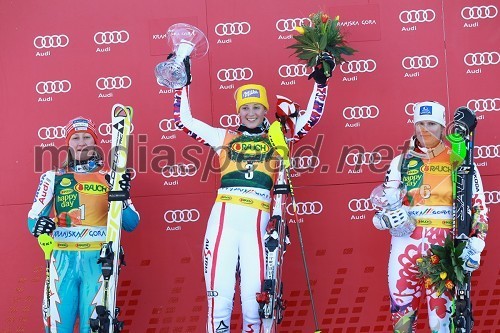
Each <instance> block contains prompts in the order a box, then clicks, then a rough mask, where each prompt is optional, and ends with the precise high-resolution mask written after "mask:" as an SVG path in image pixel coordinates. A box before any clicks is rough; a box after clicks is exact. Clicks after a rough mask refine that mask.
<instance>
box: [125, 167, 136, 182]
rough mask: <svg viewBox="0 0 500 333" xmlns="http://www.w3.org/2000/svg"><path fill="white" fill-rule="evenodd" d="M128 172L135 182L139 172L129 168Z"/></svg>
mask: <svg viewBox="0 0 500 333" xmlns="http://www.w3.org/2000/svg"><path fill="white" fill-rule="evenodd" d="M127 172H128V173H129V174H130V180H134V179H135V177H136V176H137V171H135V169H134V168H127Z"/></svg>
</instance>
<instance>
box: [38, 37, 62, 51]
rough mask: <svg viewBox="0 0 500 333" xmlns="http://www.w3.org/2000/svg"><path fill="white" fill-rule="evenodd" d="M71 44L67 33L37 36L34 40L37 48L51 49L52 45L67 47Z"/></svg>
mask: <svg viewBox="0 0 500 333" xmlns="http://www.w3.org/2000/svg"><path fill="white" fill-rule="evenodd" d="M68 44H69V37H68V36H66V35H51V36H37V37H35V39H34V40H33V45H34V46H35V47H36V48H37V49H50V48H52V47H66V46H68Z"/></svg>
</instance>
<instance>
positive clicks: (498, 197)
mask: <svg viewBox="0 0 500 333" xmlns="http://www.w3.org/2000/svg"><path fill="white" fill-rule="evenodd" d="M484 196H485V199H486V204H498V203H500V191H484Z"/></svg>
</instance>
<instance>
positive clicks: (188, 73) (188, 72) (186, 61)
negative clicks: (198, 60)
mask: <svg viewBox="0 0 500 333" xmlns="http://www.w3.org/2000/svg"><path fill="white" fill-rule="evenodd" d="M174 55H175V53H170V54H169V55H168V57H167V60H168V59H170V58H172V57H173V56H174ZM182 63H183V64H184V69H185V70H186V77H187V82H186V85H185V87H186V86H189V85H190V84H191V79H192V76H191V58H190V57H189V56H187V57H186V58H184V60H182Z"/></svg>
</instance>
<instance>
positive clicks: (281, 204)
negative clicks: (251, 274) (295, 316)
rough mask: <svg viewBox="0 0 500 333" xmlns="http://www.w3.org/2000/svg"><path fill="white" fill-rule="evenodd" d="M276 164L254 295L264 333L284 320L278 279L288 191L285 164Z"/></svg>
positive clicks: (285, 235)
mask: <svg viewBox="0 0 500 333" xmlns="http://www.w3.org/2000/svg"><path fill="white" fill-rule="evenodd" d="M278 163H279V169H278V170H279V171H278V175H277V179H276V183H275V185H274V189H273V207H272V216H271V218H270V219H269V222H268V224H267V227H266V234H265V236H264V252H265V262H264V269H265V273H264V280H263V281H262V288H261V292H260V293H258V294H257V302H258V303H259V315H260V317H261V318H262V326H263V332H264V333H274V332H277V325H278V324H280V323H281V321H282V320H283V310H284V309H285V308H286V301H285V300H283V282H282V280H281V277H282V271H283V258H284V254H285V251H286V246H287V245H288V244H289V243H290V241H289V239H288V235H289V234H288V225H287V222H286V199H287V196H288V193H289V192H290V189H289V186H288V184H287V182H286V175H285V166H284V163H283V161H279V162H278Z"/></svg>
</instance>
